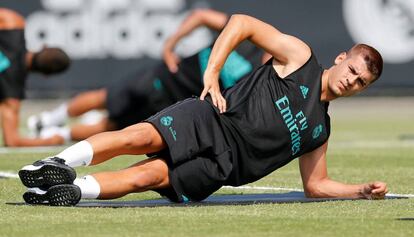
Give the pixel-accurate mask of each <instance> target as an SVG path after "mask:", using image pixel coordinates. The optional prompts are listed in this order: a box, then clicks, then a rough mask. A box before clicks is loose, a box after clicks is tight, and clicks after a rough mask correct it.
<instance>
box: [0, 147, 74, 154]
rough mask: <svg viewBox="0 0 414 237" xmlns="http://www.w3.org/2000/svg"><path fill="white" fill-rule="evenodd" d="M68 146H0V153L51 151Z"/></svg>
mask: <svg viewBox="0 0 414 237" xmlns="http://www.w3.org/2000/svg"><path fill="white" fill-rule="evenodd" d="M66 147H67V146H44V147H14V148H13V147H0V154H17V153H35V154H36V153H51V152H58V151H61V150H63V149H65V148H66Z"/></svg>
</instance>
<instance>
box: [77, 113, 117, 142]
mask: <svg viewBox="0 0 414 237" xmlns="http://www.w3.org/2000/svg"><path fill="white" fill-rule="evenodd" d="M115 127H116V126H115V124H113V123H112V122H111V121H110V120H109V119H108V118H103V119H102V120H101V121H99V122H98V123H95V124H91V125H86V124H75V125H73V126H72V127H71V128H70V137H71V140H72V141H81V140H84V139H86V138H88V137H91V136H93V135H95V134H98V133H102V132H107V131H112V130H115Z"/></svg>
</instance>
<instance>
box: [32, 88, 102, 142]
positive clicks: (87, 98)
mask: <svg viewBox="0 0 414 237" xmlns="http://www.w3.org/2000/svg"><path fill="white" fill-rule="evenodd" d="M106 95H107V92H106V89H99V90H93V91H88V92H84V93H80V94H79V95H77V96H76V97H74V98H73V99H72V100H70V101H69V102H68V103H64V104H61V105H59V106H58V107H56V108H55V109H53V110H50V111H43V112H42V113H40V114H38V115H32V116H30V117H29V118H28V119H27V126H28V128H29V130H30V131H31V132H32V133H33V134H35V135H39V133H41V131H42V130H43V129H45V128H48V127H54V126H62V125H63V124H64V123H65V122H66V120H67V119H68V118H69V117H77V116H80V115H82V114H84V113H86V112H88V111H91V110H94V109H105V108H106Z"/></svg>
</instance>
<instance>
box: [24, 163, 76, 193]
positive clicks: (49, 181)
mask: <svg viewBox="0 0 414 237" xmlns="http://www.w3.org/2000/svg"><path fill="white" fill-rule="evenodd" d="M19 177H20V180H21V181H22V183H23V185H24V186H26V187H28V188H34V187H40V188H42V189H43V190H47V189H48V188H49V187H51V186H54V185H58V184H72V183H73V181H74V180H75V178H76V171H75V170H74V169H73V168H72V167H70V166H67V165H66V164H65V161H64V160H63V159H60V158H58V157H53V158H50V159H47V160H38V161H36V162H34V163H33V164H32V165H26V166H24V167H23V168H22V169H21V170H20V171H19Z"/></svg>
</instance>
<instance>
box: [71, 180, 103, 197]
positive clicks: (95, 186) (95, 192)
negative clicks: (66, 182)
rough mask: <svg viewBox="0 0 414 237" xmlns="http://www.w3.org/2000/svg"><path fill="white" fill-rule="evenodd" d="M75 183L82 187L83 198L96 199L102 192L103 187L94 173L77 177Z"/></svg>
mask: <svg viewBox="0 0 414 237" xmlns="http://www.w3.org/2000/svg"><path fill="white" fill-rule="evenodd" d="M73 184H74V185H76V186H78V187H79V188H80V190H81V194H82V195H81V197H82V198H89V199H96V198H98V196H99V194H100V193H101V187H100V186H99V183H98V181H96V179H95V178H94V177H93V176H92V175H87V176H84V177H82V178H76V179H75V180H74V181H73Z"/></svg>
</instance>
